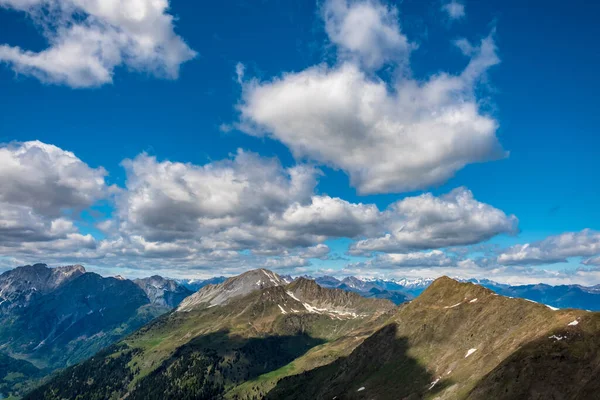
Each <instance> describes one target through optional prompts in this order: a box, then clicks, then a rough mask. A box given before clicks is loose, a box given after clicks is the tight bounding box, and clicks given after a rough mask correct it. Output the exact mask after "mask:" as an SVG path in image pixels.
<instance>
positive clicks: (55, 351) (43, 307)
mask: <svg viewBox="0 0 600 400" xmlns="http://www.w3.org/2000/svg"><path fill="white" fill-rule="evenodd" d="M0 284H1V285H2V289H1V290H2V296H4V299H5V303H4V304H9V306H7V307H4V308H3V309H2V310H0V355H3V357H5V359H6V360H13V361H11V365H13V366H11V368H13V367H14V366H16V367H17V368H18V367H19V365H18V363H17V361H19V360H24V361H25V360H26V361H27V362H30V363H32V364H33V365H35V367H37V368H39V369H40V371H41V370H43V373H37V372H36V373H35V374H33V373H32V374H23V376H22V377H20V378H19V379H18V380H15V379H12V380H9V381H6V380H5V381H4V384H3V385H0V395H2V394H4V395H7V394H8V393H13V394H15V395H20V394H24V393H26V390H28V389H29V388H30V387H33V386H34V385H35V384H36V382H38V381H39V380H40V378H42V377H43V376H44V375H45V374H48V373H50V372H52V371H54V370H56V369H60V368H64V367H66V366H69V365H73V364H76V363H78V362H79V361H81V360H83V359H85V358H88V357H90V356H92V355H94V354H95V353H97V352H98V351H99V350H100V349H102V348H104V347H106V346H108V345H110V344H112V343H114V342H116V341H118V340H120V339H122V338H123V337H124V336H126V335H128V334H130V333H132V332H134V331H135V330H137V329H138V328H140V327H141V326H143V325H145V324H147V323H148V322H149V321H151V320H152V319H154V318H156V317H157V316H158V315H161V314H163V313H165V312H167V311H168V310H169V309H168V308H166V307H163V306H158V305H155V304H150V300H149V299H148V297H147V295H146V294H145V293H144V291H143V290H142V289H141V288H139V287H138V286H137V285H136V284H134V283H133V282H131V281H129V280H122V279H115V278H103V277H101V276H100V275H97V274H94V273H86V272H85V270H84V269H83V267H81V266H72V267H60V268H48V267H46V266H45V265H43V264H36V265H34V266H27V267H20V268H16V269H14V270H11V271H9V272H7V273H5V274H3V275H2V279H0ZM24 361H23V362H24ZM7 363H8V362H7ZM11 376H12V375H11ZM0 378H1V377H0Z"/></svg>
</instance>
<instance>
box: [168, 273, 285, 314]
mask: <svg viewBox="0 0 600 400" xmlns="http://www.w3.org/2000/svg"><path fill="white" fill-rule="evenodd" d="M284 285H286V281H285V280H283V279H282V278H281V277H280V276H279V275H277V274H276V273H274V272H272V271H269V270H268V269H264V268H259V269H253V270H251V271H247V272H244V273H243V274H241V275H237V276H234V277H231V278H229V279H227V280H226V281H225V282H223V283H219V284H217V285H207V286H205V287H203V288H202V289H200V290H199V291H198V292H196V293H194V294H193V295H191V296H189V297H188V298H186V299H185V300H184V301H182V302H181V304H180V305H179V307H178V308H177V310H178V311H191V310H192V309H194V308H197V307H202V304H204V305H207V306H209V307H210V306H215V305H220V304H224V303H227V302H229V300H231V299H232V298H234V297H239V296H245V295H247V294H249V293H251V292H253V291H255V290H260V289H266V288H269V287H273V286H284Z"/></svg>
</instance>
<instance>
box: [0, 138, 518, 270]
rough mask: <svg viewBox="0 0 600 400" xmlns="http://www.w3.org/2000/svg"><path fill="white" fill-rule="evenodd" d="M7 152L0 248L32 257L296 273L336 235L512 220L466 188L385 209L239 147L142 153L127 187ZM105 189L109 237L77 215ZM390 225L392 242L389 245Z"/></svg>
mask: <svg viewBox="0 0 600 400" xmlns="http://www.w3.org/2000/svg"><path fill="white" fill-rule="evenodd" d="M0 160H2V163H1V164H0V165H1V166H0V183H2V185H0V205H2V207H0V253H1V254H6V255H9V256H10V257H13V258H14V259H18V260H23V261H24V262H38V261H42V262H43V261H50V262H51V261H54V260H58V261H59V262H63V263H65V262H69V263H70V262H83V263H90V262H91V263H93V264H94V265H96V266H100V265H102V266H110V267H116V268H123V269H127V270H132V269H140V270H143V269H155V268H159V269H161V268H162V269H164V268H172V269H173V270H174V271H178V273H181V271H184V270H196V269H198V268H200V269H209V268H219V269H223V270H227V271H229V272H231V273H235V272H239V271H242V270H244V269H247V268H255V267H257V266H264V267H271V268H279V269H281V270H286V271H300V270H302V269H303V268H306V267H308V266H310V265H311V261H310V260H313V259H321V260H332V259H330V252H331V249H330V248H329V247H328V246H327V245H326V244H325V243H324V242H325V241H327V240H328V239H336V238H350V239H355V240H358V239H361V238H363V240H360V241H359V242H358V243H356V245H355V246H354V247H353V250H354V251H355V252H357V253H361V254H363V253H365V252H379V251H389V252H390V253H399V252H403V253H404V252H406V253H410V252H413V249H435V248H438V247H445V246H448V245H460V244H465V243H477V242H478V241H481V240H485V239H487V238H489V237H491V236H493V235H496V234H499V233H503V232H509V231H511V229H514V225H516V218H514V217H507V216H506V215H505V214H504V213H502V212H501V211H499V210H497V209H495V208H493V207H491V206H489V205H487V204H483V203H480V202H478V201H476V200H474V199H473V196H472V194H471V193H470V192H469V191H468V190H466V189H463V188H461V189H457V190H455V191H453V192H451V193H450V194H448V195H445V196H442V197H435V196H433V195H432V194H425V195H422V196H417V197H407V198H405V199H403V200H401V201H398V202H396V203H393V204H392V205H390V206H389V207H388V208H387V209H385V210H383V211H381V210H379V209H378V208H377V206H376V205H374V204H362V203H351V202H348V201H346V200H343V199H340V198H335V197H330V196H327V195H320V194H316V193H315V191H316V184H317V178H318V176H319V174H320V173H321V172H320V171H319V170H317V169H315V168H314V167H311V166H309V165H296V166H294V167H287V168H286V167H283V166H282V165H281V164H280V163H279V162H278V160H276V159H271V158H265V157H261V156H259V155H257V154H254V153H248V152H244V151H241V150H239V151H238V152H237V153H236V154H234V155H232V157H231V158H228V159H225V160H221V161H213V162H210V163H208V164H206V165H194V164H190V163H180V162H172V161H159V160H157V159H156V158H155V157H150V156H148V155H146V154H141V155H139V156H138V157H136V158H134V159H131V160H125V161H123V163H122V165H123V167H124V168H125V171H126V173H127V180H126V185H125V188H121V189H116V188H111V187H107V185H106V183H105V179H104V178H105V176H106V171H105V170H104V169H102V168H96V169H94V168H91V167H89V166H88V165H87V164H85V163H84V162H83V161H81V160H80V159H79V158H77V157H76V156H75V155H74V154H73V153H70V152H67V151H64V150H62V149H60V148H58V147H56V146H52V145H47V144H44V143H40V142H27V143H13V144H10V145H7V146H4V147H2V148H0ZM113 195H114V196H113ZM107 197H109V198H110V199H113V198H114V199H115V202H114V206H115V210H114V212H113V213H112V214H113V218H107V217H103V218H102V219H101V220H98V221H97V222H96V224H95V228H97V229H99V230H101V231H102V232H103V236H104V237H103V238H102V239H95V238H94V237H93V236H91V235H90V234H83V233H81V232H80V231H79V229H78V226H79V224H78V222H79V221H77V218H78V212H79V211H82V210H86V209H88V208H89V207H90V206H92V205H94V203H95V202H96V201H98V200H100V199H103V198H107ZM401 226H404V228H401ZM387 232H393V234H394V238H395V242H394V243H392V244H391V245H390V244H389V243H388V245H389V246H388V247H382V246H380V245H379V244H378V243H379V242H380V241H381V240H382V237H384V235H385V233H387ZM377 261H378V262H379V263H382V262H384V261H385V262H387V263H388V264H389V265H392V264H395V265H396V266H399V265H402V264H404V265H406V266H409V265H412V264H415V265H416V264H418V265H425V264H427V263H429V264H430V265H445V264H446V263H447V261H446V260H444V259H443V254H442V253H441V252H439V253H438V252H435V251H434V252H430V253H415V254H412V255H401V254H391V255H389V257H387V258H386V256H384V255H380V256H379V258H378V259H377ZM411 263H412V264H411ZM167 266H168V267H167Z"/></svg>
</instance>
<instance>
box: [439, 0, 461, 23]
mask: <svg viewBox="0 0 600 400" xmlns="http://www.w3.org/2000/svg"><path fill="white" fill-rule="evenodd" d="M442 10H443V11H445V12H446V13H447V14H448V17H450V19H461V18H464V17H465V15H466V13H465V5H464V4H462V3H460V2H458V1H456V0H452V1H451V2H449V3H446V4H444V5H443V6H442Z"/></svg>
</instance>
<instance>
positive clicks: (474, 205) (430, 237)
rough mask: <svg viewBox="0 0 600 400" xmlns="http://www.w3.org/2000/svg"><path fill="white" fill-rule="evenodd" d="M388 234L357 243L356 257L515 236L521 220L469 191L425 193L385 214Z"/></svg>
mask: <svg viewBox="0 0 600 400" xmlns="http://www.w3.org/2000/svg"><path fill="white" fill-rule="evenodd" d="M384 219H385V225H386V229H387V232H386V233H385V234H384V235H383V236H380V237H373V238H367V239H364V240H360V241H358V242H356V243H354V244H353V245H352V246H351V248H350V253H351V254H354V255H361V254H369V253H372V252H388V253H404V252H410V251H414V250H424V249H437V248H443V247H448V246H464V245H470V244H475V243H479V242H483V241H485V240H488V239H490V238H492V237H493V236H496V235H498V234H502V233H505V234H514V233H516V232H517V230H518V220H517V218H516V217H515V216H514V215H510V216H507V215H506V214H505V213H504V212H503V211H501V210H499V209H497V208H494V207H492V206H491V205H489V204H485V203H482V202H479V201H477V200H476V199H475V198H474V197H473V193H471V191H470V190H468V189H466V188H457V189H454V190H453V191H451V192H450V193H448V194H446V195H443V196H440V197H435V196H433V195H432V194H431V193H425V194H423V195H420V196H416V197H407V198H405V199H403V200H400V201H398V202H396V203H394V204H392V205H391V206H390V207H389V208H388V209H387V210H386V211H385V212H384Z"/></svg>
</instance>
